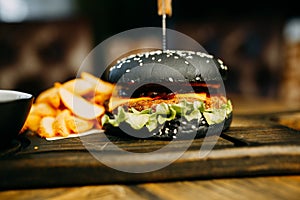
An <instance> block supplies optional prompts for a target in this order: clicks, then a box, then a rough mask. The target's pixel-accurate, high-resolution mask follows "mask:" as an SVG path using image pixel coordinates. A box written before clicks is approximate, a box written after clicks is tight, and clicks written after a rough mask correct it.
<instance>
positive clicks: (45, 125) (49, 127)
mask: <svg viewBox="0 0 300 200" xmlns="http://www.w3.org/2000/svg"><path fill="white" fill-rule="evenodd" d="M54 121H55V118H54V117H44V118H42V119H41V122H40V124H39V128H38V129H37V133H38V134H39V135H40V136H41V137H45V138H49V137H54V136H55V131H54V129H53V123H54Z"/></svg>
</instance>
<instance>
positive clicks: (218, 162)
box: [0, 114, 300, 189]
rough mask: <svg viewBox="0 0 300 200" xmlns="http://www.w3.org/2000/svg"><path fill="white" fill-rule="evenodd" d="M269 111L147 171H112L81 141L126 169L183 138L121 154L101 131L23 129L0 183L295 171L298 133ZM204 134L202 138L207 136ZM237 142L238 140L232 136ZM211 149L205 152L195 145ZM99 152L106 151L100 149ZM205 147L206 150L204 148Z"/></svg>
mask: <svg viewBox="0 0 300 200" xmlns="http://www.w3.org/2000/svg"><path fill="white" fill-rule="evenodd" d="M272 117H273V115H269V114H268V115H236V116H235V117H234V122H233V125H232V126H231V127H230V129H229V130H228V131H226V132H225V134H226V135H227V136H229V137H231V138H234V140H226V139H223V138H219V137H217V136H210V137H208V138H209V139H211V141H208V142H207V141H206V142H205V143H204V138H199V139H195V140H194V141H193V142H192V143H191V145H190V147H189V148H188V149H187V150H186V151H185V153H184V154H183V155H182V156H181V157H180V158H179V159H177V160H176V161H175V162H173V163H172V164H170V165H167V166H166V167H164V168H161V169H159V170H155V171H152V172H148V173H127V172H122V171H118V170H115V169H113V168H110V167H108V166H106V165H105V164H103V163H101V162H100V161H99V160H97V159H95V157H93V156H92V155H91V154H90V153H89V152H88V151H87V150H86V146H84V145H83V144H82V141H83V140H84V141H85V142H90V143H93V146H92V150H93V151H94V152H96V153H97V155H98V154H99V155H101V156H102V158H106V159H107V160H111V161H112V162H113V164H114V166H117V167H123V168H126V169H136V170H138V169H139V168H141V167H156V166H157V165H159V164H161V163H164V162H166V158H170V157H174V155H175V154H176V153H177V152H178V151H179V150H180V149H182V148H183V146H184V145H185V144H186V142H187V141H184V140H178V141H175V142H173V143H172V146H171V147H170V148H169V150H168V151H165V152H159V153H155V154H152V155H150V156H144V157H142V158H140V157H137V156H131V155H130V156H128V155H121V154H120V153H119V152H118V151H116V149H115V148H113V146H112V145H109V144H107V141H106V140H105V137H104V135H102V136H100V137H99V135H90V136H86V137H84V138H70V139H65V140H58V141H46V140H44V139H42V138H38V137H36V136H32V135H31V134H30V133H28V135H27V137H26V138H23V139H24V141H27V140H29V142H27V143H26V142H25V143H26V144H27V145H24V146H23V147H22V149H21V151H19V152H16V153H15V154H11V155H8V156H4V157H1V158H0V179H1V182H0V187H1V188H6V189H10V188H37V187H62V186H80V185H90V184H113V183H115V184H118V183H144V182H157V181H171V180H172V181H175V180H193V179H211V178H221V177H245V176H258V175H260V176H262V175H275V174H277V175H287V174H300V134H299V132H298V131H295V130H292V129H290V128H287V127H284V126H282V125H279V124H277V123H275V122H274V121H272V120H271V118H272ZM110 139H111V141H112V142H113V143H114V144H115V145H117V146H118V147H119V148H122V149H124V150H126V151H129V152H135V153H145V152H153V151H155V150H157V149H160V148H162V147H164V146H165V145H167V144H169V141H158V140H132V139H120V138H115V137H112V138H110ZM206 139H207V138H206ZM236 140H238V141H241V143H239V144H237V143H236V142H235V141H236ZM214 142H216V144H215V146H214V147H213V149H212V151H210V152H209V154H207V156H205V157H200V156H199V150H200V148H202V150H206V149H208V150H209V149H210V147H211V146H212V145H214ZM103 152H105V153H104V154H103ZM203 152H205V151H203Z"/></svg>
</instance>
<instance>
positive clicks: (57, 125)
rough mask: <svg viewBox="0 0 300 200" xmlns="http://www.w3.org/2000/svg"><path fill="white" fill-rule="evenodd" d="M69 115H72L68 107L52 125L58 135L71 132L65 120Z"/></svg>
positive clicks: (66, 134) (65, 134)
mask: <svg viewBox="0 0 300 200" xmlns="http://www.w3.org/2000/svg"><path fill="white" fill-rule="evenodd" d="M68 116H70V111H69V110H67V109H65V110H63V111H62V112H60V113H59V114H58V115H57V116H56V118H55V120H54V122H53V125H52V126H53V130H54V133H55V134H56V135H59V136H64V137H65V136H68V135H69V134H70V133H71V131H70V129H69V128H68V127H67V123H66V120H65V119H67V118H68Z"/></svg>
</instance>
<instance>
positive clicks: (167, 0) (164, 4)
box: [157, 0, 172, 17]
mask: <svg viewBox="0 0 300 200" xmlns="http://www.w3.org/2000/svg"><path fill="white" fill-rule="evenodd" d="M171 4H172V0H157V6H158V10H157V11H158V15H159V16H161V15H164V14H165V15H168V16H169V17H171V16H172V5H171Z"/></svg>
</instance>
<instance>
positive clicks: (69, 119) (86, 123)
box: [22, 72, 114, 138]
mask: <svg viewBox="0 0 300 200" xmlns="http://www.w3.org/2000/svg"><path fill="white" fill-rule="evenodd" d="M113 87H114V85H113V84H111V83H108V82H105V81H103V80H101V79H99V78H97V77H95V76H94V75H92V74H89V73H87V72H82V74H81V78H75V79H73V80H70V81H67V82H65V83H59V82H56V83H54V84H53V87H51V88H49V89H47V90H45V91H43V92H41V93H40V95H39V96H38V97H37V98H36V100H35V102H34V104H33V106H32V108H31V111H30V113H29V116H28V118H27V120H26V122H25V125H24V127H23V129H22V130H23V132H24V131H25V130H28V129H29V130H31V131H33V132H35V133H37V134H38V135H39V136H41V137H46V138H50V137H55V136H63V137H67V136H68V135H69V134H76V133H81V132H85V131H88V130H90V129H93V128H102V127H101V126H100V125H99V123H98V121H97V119H98V118H99V117H101V116H102V115H103V114H104V112H105V109H104V106H103V105H104V102H105V101H107V100H108V99H109V98H110V97H111V92H112V89H113Z"/></svg>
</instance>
